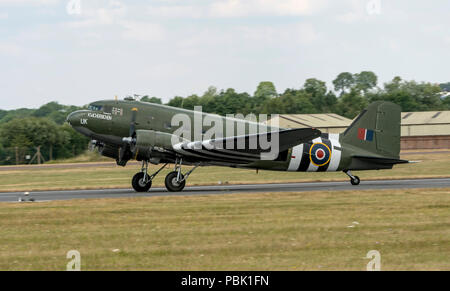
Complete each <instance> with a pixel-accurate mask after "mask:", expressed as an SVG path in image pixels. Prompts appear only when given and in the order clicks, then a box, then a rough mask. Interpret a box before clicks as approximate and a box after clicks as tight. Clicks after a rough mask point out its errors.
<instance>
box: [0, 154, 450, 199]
mask: <svg viewBox="0 0 450 291" xmlns="http://www.w3.org/2000/svg"><path fill="white" fill-rule="evenodd" d="M403 158H405V159H409V160H422V163H419V164H408V165H399V166H396V167H395V168H394V169H393V170H387V171H367V172H360V173H356V174H357V175H359V176H360V177H361V179H366V180H367V179H401V178H431V177H450V151H448V152H447V153H443V154H427V155H423V156H420V155H404V156H403ZM156 169H157V167H156V166H152V167H151V169H150V171H156ZM186 169H187V168H186ZM139 170H140V169H139V166H137V165H129V166H127V167H126V168H122V167H111V166H107V165H105V164H104V163H100V164H98V166H97V167H88V168H81V167H80V166H77V165H67V167H66V168H64V169H55V168H46V167H39V168H34V169H31V168H30V169H25V170H23V169H18V170H9V171H0V192H7V191H37V190H62V189H95V188H130V187H131V178H132V176H133V175H134V174H135V173H136V172H138V171H139ZM169 171H170V170H169V169H167V170H164V171H163V172H161V173H160V175H159V176H158V177H157V178H156V179H155V180H154V183H153V185H154V186H163V185H164V178H165V175H166V174H167V173H168V172H169ZM347 179H348V178H347V176H345V175H344V174H343V173H340V172H338V173H288V172H271V171H260V172H259V174H257V173H256V171H254V170H241V169H231V168H221V167H204V168H199V169H197V170H196V171H195V172H194V173H193V174H192V175H191V176H190V177H189V180H188V185H211V184H216V185H217V184H218V183H219V182H221V183H229V184H245V183H283V182H307V181H337V180H342V181H343V180H347Z"/></svg>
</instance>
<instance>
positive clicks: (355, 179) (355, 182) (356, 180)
mask: <svg viewBox="0 0 450 291" xmlns="http://www.w3.org/2000/svg"><path fill="white" fill-rule="evenodd" d="M344 173H345V174H347V176H349V177H350V183H351V184H352V185H353V186H358V185H359V184H360V183H361V179H359V177H358V176H353V174H352V172H351V171H344Z"/></svg>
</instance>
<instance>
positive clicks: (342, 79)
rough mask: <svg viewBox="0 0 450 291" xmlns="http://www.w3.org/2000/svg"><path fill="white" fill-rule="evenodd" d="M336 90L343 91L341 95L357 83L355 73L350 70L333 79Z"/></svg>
mask: <svg viewBox="0 0 450 291" xmlns="http://www.w3.org/2000/svg"><path fill="white" fill-rule="evenodd" d="M333 85H334V90H335V91H341V95H342V94H344V93H345V92H346V90H347V89H350V88H352V87H353V86H354V85H355V78H354V77H353V74H351V73H349V72H344V73H340V74H339V75H338V76H337V78H336V79H335V80H334V81H333Z"/></svg>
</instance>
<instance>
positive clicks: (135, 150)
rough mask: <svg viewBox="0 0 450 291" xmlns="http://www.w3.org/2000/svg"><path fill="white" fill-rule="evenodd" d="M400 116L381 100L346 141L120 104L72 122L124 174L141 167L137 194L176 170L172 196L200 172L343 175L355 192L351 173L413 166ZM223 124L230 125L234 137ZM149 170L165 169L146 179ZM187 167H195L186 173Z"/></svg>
mask: <svg viewBox="0 0 450 291" xmlns="http://www.w3.org/2000/svg"><path fill="white" fill-rule="evenodd" d="M400 114H401V109H400V107H399V106H398V105H396V104H393V103H390V102H383V101H378V102H374V103H372V104H370V105H369V106H368V107H367V109H365V110H363V111H362V112H361V114H360V115H359V116H358V117H357V118H356V119H355V120H354V121H353V123H352V124H351V125H350V126H349V127H348V128H347V129H346V130H345V132H343V133H341V134H328V133H322V132H321V131H320V130H318V129H315V128H302V129H283V128H278V127H267V128H266V130H265V131H260V132H256V133H255V132H254V130H253V129H254V128H255V126H256V127H258V126H260V125H261V124H260V123H256V122H254V121H249V120H245V119H237V118H230V117H220V116H218V115H213V114H207V113H203V112H198V111H191V110H186V109H181V108H174V107H170V106H166V105H160V104H153V103H147V102H140V101H137V100H135V99H133V98H125V99H124V100H118V99H117V98H116V100H104V101H97V102H94V103H91V104H90V105H89V106H88V109H87V110H80V111H76V112H73V113H71V114H70V115H69V116H68V117H67V122H68V123H69V124H70V125H71V126H72V127H73V128H74V129H75V130H76V131H78V132H79V133H81V134H83V135H85V136H87V137H88V138H90V139H91V143H90V146H91V148H96V149H97V150H98V151H99V153H100V154H101V155H103V156H106V157H109V158H112V159H115V160H116V163H117V165H119V166H123V167H125V166H126V164H127V162H128V161H130V160H137V161H140V162H142V168H141V171H140V172H139V173H137V174H136V175H134V177H133V179H132V183H131V184H132V187H133V189H134V190H135V191H136V192H147V191H149V190H150V188H151V186H152V181H153V179H154V178H155V177H156V176H157V175H158V174H159V173H160V172H161V171H162V170H163V169H164V168H166V167H167V165H169V164H174V170H173V171H172V172H170V173H169V174H168V175H167V176H166V178H165V186H166V188H167V190H168V191H170V192H180V191H182V190H183V189H184V187H185V185H186V181H187V179H188V177H189V176H190V175H191V174H192V172H193V171H194V170H195V169H196V168H197V167H200V166H225V167H232V168H242V169H256V170H257V171H259V170H270V171H288V172H337V171H342V172H344V173H345V174H346V175H347V176H348V177H349V178H350V182H351V184H352V185H355V186H356V185H359V184H360V182H361V180H360V178H359V177H358V176H354V175H353V174H352V171H364V170H380V169H392V168H393V166H394V165H397V164H404V163H408V161H405V160H401V159H400V157H399V154H400V118H401V117H400ZM180 116H181V117H183V116H184V117H185V119H186V118H187V119H194V120H195V118H200V119H201V121H200V123H197V124H194V125H192V124H188V123H187V121H186V122H181V121H180V120H178V121H177V122H174V119H177V118H178V117H180ZM181 119H182V118H181ZM205 120H209V123H208V122H205ZM212 120H214V122H213V121H212ZM216 122H217V124H219V129H222V126H223V130H222V131H221V132H222V135H217V134H215V135H211V134H209V136H208V131H211V130H212V129H213V128H214V126H216ZM194 123H195V122H194ZM220 124H221V125H220ZM225 124H226V125H227V126H228V125H232V126H231V130H228V129H227V128H225ZM193 127H195V130H194V131H195V132H192V129H193ZM216 129H217V128H216ZM180 132H183V133H185V134H184V136H183V135H181V134H180ZM275 139H276V140H277V142H278V143H277V151H276V152H275V154H273V153H272V154H271V151H272V149H271V148H268V147H267V146H263V143H262V142H261V141H263V140H265V141H267V142H272V141H275ZM274 144H276V143H275V142H274V143H273V144H272V145H274ZM149 163H151V164H155V165H159V164H162V165H163V166H162V167H161V168H160V169H159V170H158V171H156V172H155V173H152V174H149V173H148V165H149ZM183 165H185V166H192V168H191V169H190V170H189V171H187V172H185V173H183V172H182V166H183Z"/></svg>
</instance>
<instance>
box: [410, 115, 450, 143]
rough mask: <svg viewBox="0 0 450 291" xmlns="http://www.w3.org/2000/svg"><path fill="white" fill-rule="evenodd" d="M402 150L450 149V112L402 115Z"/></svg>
mask: <svg viewBox="0 0 450 291" xmlns="http://www.w3.org/2000/svg"><path fill="white" fill-rule="evenodd" d="M402 149H403V150H411V149H450V111H428V112H404V113H402Z"/></svg>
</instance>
